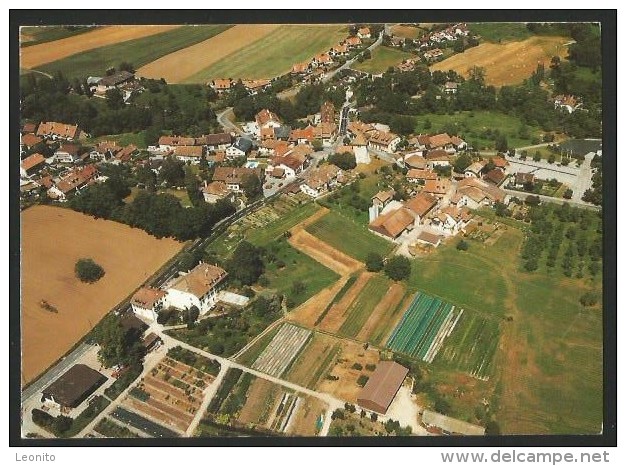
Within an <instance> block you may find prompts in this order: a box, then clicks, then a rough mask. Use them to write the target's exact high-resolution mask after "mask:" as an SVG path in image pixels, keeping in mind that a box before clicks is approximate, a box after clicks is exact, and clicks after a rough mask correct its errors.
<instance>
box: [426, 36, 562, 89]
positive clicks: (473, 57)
mask: <svg viewBox="0 0 626 466" xmlns="http://www.w3.org/2000/svg"><path fill="white" fill-rule="evenodd" d="M568 41H569V39H567V38H566V37H548V36H536V37H531V38H529V39H526V40H524V41H517V42H509V43H506V44H492V43H483V44H480V45H479V46H478V47H473V48H470V49H468V50H467V51H465V52H463V53H459V54H456V55H453V56H451V57H450V58H448V59H446V60H444V61H442V62H439V63H435V64H434V65H433V66H431V67H430V69H431V71H435V70H441V71H448V70H454V71H456V72H457V73H459V74H461V75H463V76H465V77H467V76H468V74H469V69H470V68H471V67H473V66H480V67H482V68H485V81H486V82H487V84H490V85H494V86H504V85H508V84H517V83H520V82H522V81H523V80H524V79H526V78H528V77H529V76H530V75H531V74H532V73H533V72H534V71H535V70H536V69H537V63H539V62H543V63H544V64H545V65H546V67H547V66H548V65H549V64H550V59H551V58H552V57H553V56H559V57H561V58H562V59H563V58H565V57H566V56H567V54H568V49H567V47H566V46H565V45H564V44H565V43H567V42H568Z"/></svg>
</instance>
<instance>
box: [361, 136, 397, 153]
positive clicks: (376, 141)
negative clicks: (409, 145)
mask: <svg viewBox="0 0 626 466" xmlns="http://www.w3.org/2000/svg"><path fill="white" fill-rule="evenodd" d="M400 141H401V139H400V137H399V136H397V135H395V134H393V133H388V132H386V131H373V132H372V133H371V135H370V138H369V140H368V141H367V147H369V148H370V149H377V150H382V151H384V152H388V153H393V152H395V151H396V147H397V146H398V144H399V143H400Z"/></svg>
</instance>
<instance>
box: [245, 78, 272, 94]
mask: <svg viewBox="0 0 626 466" xmlns="http://www.w3.org/2000/svg"><path fill="white" fill-rule="evenodd" d="M242 83H243V87H245V88H246V89H247V90H248V92H249V93H250V95H256V94H257V93H258V92H259V91H262V90H264V89H266V88H268V87H269V86H270V84H271V81H270V80H269V79H244V80H243V81H242Z"/></svg>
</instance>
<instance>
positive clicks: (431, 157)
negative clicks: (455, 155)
mask: <svg viewBox="0 0 626 466" xmlns="http://www.w3.org/2000/svg"><path fill="white" fill-rule="evenodd" d="M426 163H427V164H428V167H429V168H431V169H432V168H434V167H447V166H449V165H450V156H449V155H448V154H447V152H446V151H445V150H441V149H437V150H431V151H428V153H427V154H426Z"/></svg>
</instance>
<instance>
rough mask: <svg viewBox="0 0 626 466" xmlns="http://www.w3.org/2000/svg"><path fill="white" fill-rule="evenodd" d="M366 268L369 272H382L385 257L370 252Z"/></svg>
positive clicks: (366, 259) (366, 260)
mask: <svg viewBox="0 0 626 466" xmlns="http://www.w3.org/2000/svg"><path fill="white" fill-rule="evenodd" d="M365 267H367V271H368V272H380V271H381V270H382V269H383V267H384V264H383V257H382V256H381V255H380V254H378V253H377V252H370V253H368V254H367V257H366V258H365Z"/></svg>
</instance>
